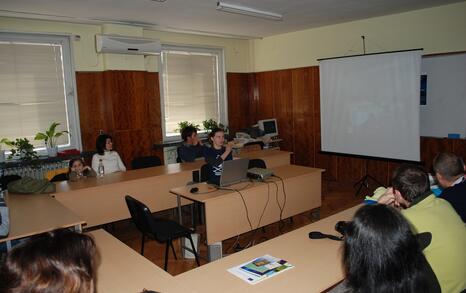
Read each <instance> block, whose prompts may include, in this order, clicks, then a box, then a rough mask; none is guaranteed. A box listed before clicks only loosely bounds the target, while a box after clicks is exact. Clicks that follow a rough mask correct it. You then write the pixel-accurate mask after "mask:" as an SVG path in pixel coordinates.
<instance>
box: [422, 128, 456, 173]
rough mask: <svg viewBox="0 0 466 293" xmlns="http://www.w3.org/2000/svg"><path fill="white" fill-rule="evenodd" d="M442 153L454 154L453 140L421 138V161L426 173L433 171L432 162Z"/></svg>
mask: <svg viewBox="0 0 466 293" xmlns="http://www.w3.org/2000/svg"><path fill="white" fill-rule="evenodd" d="M440 152H453V143H452V140H451V139H447V138H435V137H421V161H422V162H423V164H424V167H425V169H426V171H428V172H430V171H431V169H432V161H433V159H434V157H435V156H436V155H437V154H438V153H440Z"/></svg>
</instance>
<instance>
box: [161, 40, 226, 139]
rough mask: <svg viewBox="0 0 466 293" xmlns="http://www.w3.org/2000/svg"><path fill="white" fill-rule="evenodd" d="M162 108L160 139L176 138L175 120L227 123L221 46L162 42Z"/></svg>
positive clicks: (176, 122)
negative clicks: (185, 45)
mask: <svg viewBox="0 0 466 293" xmlns="http://www.w3.org/2000/svg"><path fill="white" fill-rule="evenodd" d="M160 64H161V75H160V79H161V84H162V86H161V108H162V117H163V118H162V131H163V140H164V141H170V140H177V139H179V137H180V134H179V131H177V128H178V123H179V122H181V121H189V122H192V123H195V124H199V125H200V127H201V128H202V121H204V120H208V119H214V120H215V121H217V122H220V123H223V124H225V125H226V122H227V114H226V113H227V111H226V106H227V103H226V97H225V73H224V66H223V50H222V49H208V48H195V47H179V46H163V50H162V54H161V57H160Z"/></svg>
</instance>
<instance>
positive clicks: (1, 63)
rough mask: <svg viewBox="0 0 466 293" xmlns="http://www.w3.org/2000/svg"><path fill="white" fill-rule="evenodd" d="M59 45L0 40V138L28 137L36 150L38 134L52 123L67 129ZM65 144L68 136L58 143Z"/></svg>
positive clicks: (40, 143)
mask: <svg viewBox="0 0 466 293" xmlns="http://www.w3.org/2000/svg"><path fill="white" fill-rule="evenodd" d="M62 56H63V54H62V46H61V45H60V44H55V43H27V42H11V41H1V40H0V88H1V95H0V138H3V137H6V138H9V139H11V140H13V139H15V138H19V137H26V138H28V139H29V140H30V141H31V143H32V144H33V145H34V146H35V147H39V146H41V147H42V146H44V142H42V141H34V136H35V134H36V133H37V132H39V131H41V132H43V131H45V130H46V129H47V128H48V127H49V125H50V124H51V123H52V122H54V121H55V122H58V123H60V124H61V125H60V126H59V129H60V130H69V125H68V117H67V105H66V93H65V86H64V70H63V58H62ZM57 143H58V144H59V145H68V144H69V143H70V142H69V136H68V135H65V136H62V137H61V138H60V140H59V141H58V142H57Z"/></svg>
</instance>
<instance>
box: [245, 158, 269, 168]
mask: <svg viewBox="0 0 466 293" xmlns="http://www.w3.org/2000/svg"><path fill="white" fill-rule="evenodd" d="M251 168H263V169H267V165H266V164H265V162H264V160H262V159H251V160H249V164H248V169H251Z"/></svg>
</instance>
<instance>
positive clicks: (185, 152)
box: [177, 126, 205, 163]
mask: <svg viewBox="0 0 466 293" xmlns="http://www.w3.org/2000/svg"><path fill="white" fill-rule="evenodd" d="M181 138H182V139H183V145H182V146H180V147H179V148H178V150H177V151H178V160H177V161H178V162H180V163H182V162H194V160H196V159H197V158H199V157H202V156H204V149H205V147H204V146H203V145H202V142H201V141H200V140H199V138H198V136H197V129H196V128H195V127H193V126H187V127H185V128H183V131H182V132H181Z"/></svg>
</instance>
